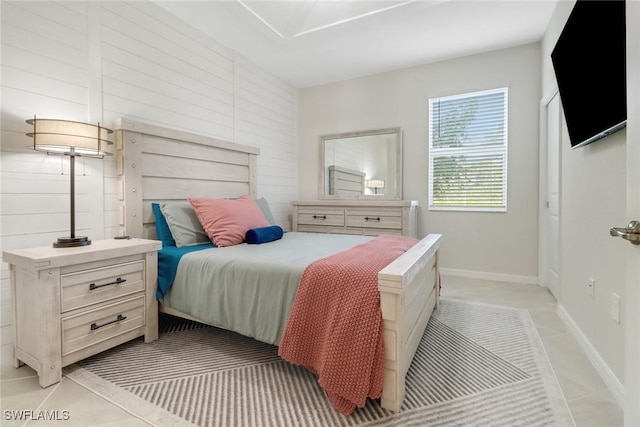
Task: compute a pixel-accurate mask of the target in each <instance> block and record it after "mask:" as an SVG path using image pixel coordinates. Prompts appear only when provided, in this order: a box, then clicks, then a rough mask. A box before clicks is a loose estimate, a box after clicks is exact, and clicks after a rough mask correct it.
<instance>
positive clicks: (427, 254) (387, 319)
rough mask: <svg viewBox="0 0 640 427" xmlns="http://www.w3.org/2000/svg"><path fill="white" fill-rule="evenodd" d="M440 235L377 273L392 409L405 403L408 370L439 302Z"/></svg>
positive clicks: (385, 392)
mask: <svg viewBox="0 0 640 427" xmlns="http://www.w3.org/2000/svg"><path fill="white" fill-rule="evenodd" d="M441 238H442V236H441V235H440V234H429V235H428V236H427V237H425V238H424V239H422V240H421V241H420V242H418V243H417V244H416V245H415V246H413V247H412V248H411V249H410V250H408V251H407V252H405V253H404V254H403V255H402V256H401V257H399V258H398V259H396V260H395V261H394V262H392V263H391V264H389V265H388V266H387V267H385V268H384V269H383V270H382V271H380V273H379V274H378V289H379V290H380V306H381V309H382V319H383V321H384V345H385V362H384V363H385V366H384V386H383V389H382V399H381V405H382V407H383V408H385V409H388V410H390V411H394V412H397V411H399V410H400V407H401V406H402V401H403V400H404V394H405V377H406V374H407V370H408V369H409V366H410V365H411V361H412V360H413V356H414V355H415V352H416V350H417V349H418V345H419V344H420V340H421V338H422V335H423V333H424V330H425V328H426V326H427V323H428V322H429V318H430V317H431V313H432V311H433V310H434V308H437V306H438V298H439V296H440V289H439V288H440V286H439V280H438V260H437V255H438V248H439V247H440V240H441Z"/></svg>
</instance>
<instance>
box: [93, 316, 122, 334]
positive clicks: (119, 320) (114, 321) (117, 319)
mask: <svg viewBox="0 0 640 427" xmlns="http://www.w3.org/2000/svg"><path fill="white" fill-rule="evenodd" d="M126 318H127V316H123V315H122V314H118V317H116V318H115V319H114V320H112V321H111V322H107V323H103V324H102V325H98V324H97V323H92V324H91V330H92V331H95V330H96V329H100V328H102V327H104V326H107V325H110V324H112V323H116V322H121V321H123V320H125V319H126Z"/></svg>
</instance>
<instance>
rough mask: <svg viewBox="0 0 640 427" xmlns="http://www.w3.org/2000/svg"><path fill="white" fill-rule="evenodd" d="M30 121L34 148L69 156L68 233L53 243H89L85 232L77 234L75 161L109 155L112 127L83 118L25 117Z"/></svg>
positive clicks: (73, 244)
mask: <svg viewBox="0 0 640 427" xmlns="http://www.w3.org/2000/svg"><path fill="white" fill-rule="evenodd" d="M27 123H28V124H30V125H33V132H30V133H27V136H29V137H32V138H33V149H34V150H36V151H44V152H46V153H47V154H59V155H64V156H69V194H70V196H71V197H70V198H69V212H70V224H69V230H70V231H69V236H68V237H60V238H58V241H57V242H54V243H53V247H54V248H69V247H74V246H86V245H90V244H91V240H89V239H88V238H87V237H86V236H76V202H75V200H76V198H75V192H76V191H75V174H76V173H75V162H76V157H78V156H87V157H98V158H103V157H104V156H110V155H111V153H108V152H107V151H105V150H104V147H105V146H106V145H108V144H111V142H110V141H109V140H107V135H108V134H110V133H113V131H112V130H110V129H107V128H103V127H102V126H100V125H99V124H98V125H97V126H96V125H92V124H88V123H82V122H73V121H69V120H56V119H38V118H36V117H34V118H33V119H29V120H27Z"/></svg>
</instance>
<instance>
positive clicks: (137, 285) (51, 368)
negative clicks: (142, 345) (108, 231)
mask: <svg viewBox="0 0 640 427" xmlns="http://www.w3.org/2000/svg"><path fill="white" fill-rule="evenodd" d="M161 247H162V243H161V242H159V241H156V240H143V239H129V240H127V239H118V240H116V239H109V240H97V241H93V242H92V244H91V245H90V246H81V247H75V248H53V247H49V246H47V247H39V248H30V249H20V250H14V251H5V252H4V253H3V258H4V261H5V262H7V263H8V264H9V267H10V269H11V296H12V301H13V328H14V345H13V349H14V352H13V362H14V366H15V367H16V368H17V367H19V366H21V365H22V364H25V363H26V364H27V365H29V366H31V367H32V368H33V369H35V370H36V371H37V372H38V376H39V378H40V385H41V386H42V387H47V386H49V385H51V384H54V383H56V382H58V381H60V379H61V378H62V368H63V367H64V366H67V365H70V364H72V363H74V362H77V361H78V360H81V359H84V358H86V357H89V356H91V355H93V354H96V353H99V352H101V351H104V350H106V349H108V348H111V347H114V346H116V345H119V344H122V343H124V342H126V341H129V340H131V339H133V338H136V337H139V336H142V335H144V339H145V342H150V341H154V340H156V339H157V338H158V303H157V301H156V297H155V293H156V279H157V274H158V272H157V270H158V258H157V251H158V250H159V249H161Z"/></svg>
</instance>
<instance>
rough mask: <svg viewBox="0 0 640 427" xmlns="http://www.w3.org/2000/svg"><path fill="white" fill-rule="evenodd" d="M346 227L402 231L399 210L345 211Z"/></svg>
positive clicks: (400, 212)
mask: <svg viewBox="0 0 640 427" xmlns="http://www.w3.org/2000/svg"><path fill="white" fill-rule="evenodd" d="M346 217H347V219H346V222H347V227H366V228H395V229H402V211H400V210H399V209H384V208H379V209H347V214H346Z"/></svg>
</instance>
